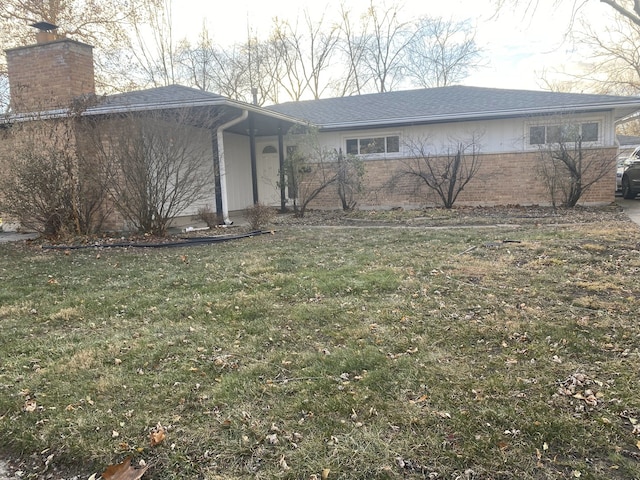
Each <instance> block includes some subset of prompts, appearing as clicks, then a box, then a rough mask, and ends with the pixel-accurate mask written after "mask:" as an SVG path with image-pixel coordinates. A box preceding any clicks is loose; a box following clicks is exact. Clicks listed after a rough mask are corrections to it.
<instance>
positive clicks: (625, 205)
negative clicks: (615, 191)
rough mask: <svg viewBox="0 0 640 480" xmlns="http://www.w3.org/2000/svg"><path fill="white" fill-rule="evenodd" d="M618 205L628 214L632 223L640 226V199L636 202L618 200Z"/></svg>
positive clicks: (635, 200)
mask: <svg viewBox="0 0 640 480" xmlns="http://www.w3.org/2000/svg"><path fill="white" fill-rule="evenodd" d="M616 203H617V204H618V205H620V206H621V207H622V210H623V211H624V213H626V214H627V216H628V217H629V218H630V219H631V220H632V221H634V222H635V223H636V224H637V225H640V197H638V198H636V199H634V200H625V199H624V198H616Z"/></svg>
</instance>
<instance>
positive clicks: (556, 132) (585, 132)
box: [529, 122, 599, 145]
mask: <svg viewBox="0 0 640 480" xmlns="http://www.w3.org/2000/svg"><path fill="white" fill-rule="evenodd" d="M598 135H599V126H598V123H597V122H588V123H581V124H576V125H546V126H543V125H536V126H530V127H529V145H544V144H545V143H562V142H575V141H576V140H577V139H578V138H581V139H582V141H583V142H597V141H598Z"/></svg>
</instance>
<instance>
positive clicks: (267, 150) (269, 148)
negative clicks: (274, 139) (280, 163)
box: [262, 145, 278, 154]
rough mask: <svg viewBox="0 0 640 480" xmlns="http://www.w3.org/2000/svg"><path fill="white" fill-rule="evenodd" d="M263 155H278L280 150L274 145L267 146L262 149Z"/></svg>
mask: <svg viewBox="0 0 640 480" xmlns="http://www.w3.org/2000/svg"><path fill="white" fill-rule="evenodd" d="M262 153H265V154H266V153H278V150H276V147H274V146H273V145H267V146H266V147H264V148H263V149H262Z"/></svg>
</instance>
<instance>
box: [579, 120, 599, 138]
mask: <svg viewBox="0 0 640 480" xmlns="http://www.w3.org/2000/svg"><path fill="white" fill-rule="evenodd" d="M582 141H583V142H597V141H598V124H597V123H595V122H594V123H583V124H582Z"/></svg>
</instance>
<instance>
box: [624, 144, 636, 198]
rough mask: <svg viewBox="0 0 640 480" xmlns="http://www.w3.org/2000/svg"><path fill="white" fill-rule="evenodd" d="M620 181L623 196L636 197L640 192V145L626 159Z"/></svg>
mask: <svg viewBox="0 0 640 480" xmlns="http://www.w3.org/2000/svg"><path fill="white" fill-rule="evenodd" d="M620 182H621V183H620V187H621V188H622V197H623V198H626V199H632V198H636V195H638V194H639V193H640V147H636V149H635V150H634V151H633V153H632V154H631V155H629V158H627V159H626V160H625V161H624V163H623V171H622V178H621V180H620Z"/></svg>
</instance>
